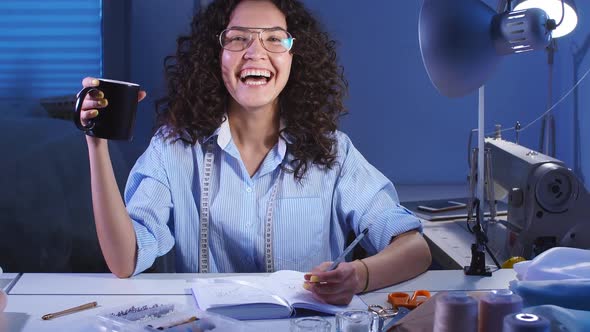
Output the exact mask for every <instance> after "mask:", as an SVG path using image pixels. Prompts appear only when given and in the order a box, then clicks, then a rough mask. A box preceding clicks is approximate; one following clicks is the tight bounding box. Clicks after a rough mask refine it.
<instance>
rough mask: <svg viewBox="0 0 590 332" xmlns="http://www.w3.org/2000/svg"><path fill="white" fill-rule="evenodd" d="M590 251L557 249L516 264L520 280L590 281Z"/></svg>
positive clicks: (515, 268)
mask: <svg viewBox="0 0 590 332" xmlns="http://www.w3.org/2000/svg"><path fill="white" fill-rule="evenodd" d="M587 262H590V250H587V249H577V248H567V247H556V248H551V249H549V250H547V251H544V252H543V253H541V254H540V255H539V256H537V257H535V258H534V259H533V260H530V261H524V262H520V263H516V264H514V271H516V277H517V278H518V279H519V280H564V279H590V265H589V264H586V263H587Z"/></svg>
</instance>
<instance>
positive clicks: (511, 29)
mask: <svg viewBox="0 0 590 332" xmlns="http://www.w3.org/2000/svg"><path fill="white" fill-rule="evenodd" d="M555 8H557V9H559V10H554V9H555ZM511 9H512V6H511V1H510V0H508V1H507V10H506V11H504V12H501V13H497V12H496V11H495V10H493V9H492V8H491V7H489V6H488V5H487V4H485V3H484V2H483V1H482V0H424V3H423V4H422V8H421V10H420V19H419V24H418V26H419V30H418V33H419V39H420V51H421V53H422V61H423V62H424V66H425V67H426V71H427V72H428V76H429V78H430V81H431V82H432V84H433V85H434V86H435V87H436V89H437V90H438V91H439V92H440V93H441V94H443V95H445V96H447V97H462V96H464V95H466V94H468V93H470V92H472V91H474V90H475V89H477V88H479V98H478V155H477V195H476V197H477V199H476V200H475V201H476V202H477V205H476V208H477V211H476V214H477V215H479V216H482V219H483V215H484V214H483V211H482V209H483V208H482V205H483V202H484V194H483V192H484V181H485V179H484V178H483V177H484V176H483V174H484V87H483V84H484V82H485V81H486V80H487V79H488V78H489V77H490V76H491V74H492V73H493V71H494V69H495V67H496V66H497V65H498V63H499V62H500V59H501V58H502V56H504V55H509V54H518V53H526V52H530V51H534V50H539V49H545V47H546V46H547V45H548V44H549V43H550V42H551V38H557V37H560V36H563V35H565V34H567V33H569V32H571V31H572V30H573V28H574V27H575V26H576V24H577V15H576V13H575V5H574V3H573V0H520V1H516V2H515V8H514V10H511ZM556 13H557V14H556ZM556 19H559V21H556ZM479 226H480V225H478V227H476V228H475V229H476V243H475V244H473V245H472V248H471V251H472V260H471V265H470V266H468V267H465V273H466V274H476V275H491V272H490V270H489V269H488V268H487V267H486V266H485V252H484V249H485V248H486V247H487V246H486V245H485V242H486V241H487V239H486V238H485V234H483V233H482V234H477V233H478V232H477V229H479V230H480V232H481V231H483V229H482V228H481V227H479Z"/></svg>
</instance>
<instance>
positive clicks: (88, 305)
mask: <svg viewBox="0 0 590 332" xmlns="http://www.w3.org/2000/svg"><path fill="white" fill-rule="evenodd" d="M97 305H98V304H97V303H96V301H95V302H90V303H86V304H82V305H79V306H77V307H73V308H70V309H66V310H62V311H58V312H53V313H50V314H47V315H43V317H41V319H43V320H49V319H53V318H56V317H60V316H64V315H69V314H73V313H75V312H78V311H82V310H86V309H90V308H94V307H96V306H97Z"/></svg>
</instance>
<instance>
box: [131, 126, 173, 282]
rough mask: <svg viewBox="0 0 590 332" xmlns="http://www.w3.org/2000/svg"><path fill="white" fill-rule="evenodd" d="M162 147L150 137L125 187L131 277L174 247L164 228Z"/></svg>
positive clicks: (166, 193) (167, 205) (168, 203)
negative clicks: (131, 235)
mask: <svg viewBox="0 0 590 332" xmlns="http://www.w3.org/2000/svg"><path fill="white" fill-rule="evenodd" d="M162 148H163V141H162V138H160V137H158V136H156V137H154V138H152V141H151V142H150V146H149V147H148V148H147V150H146V151H145V152H144V153H143V155H142V156H141V157H140V158H139V159H138V160H137V162H136V163H135V166H134V167H133V169H132V170H131V173H130V174H129V178H128V180H127V186H126V188H125V205H126V206H127V211H128V213H129V216H130V217H131V220H132V222H133V227H134V229H135V236H136V239H137V263H136V266H135V271H134V272H133V275H136V274H138V273H141V272H143V271H145V270H146V269H148V268H149V267H151V266H152V264H153V263H154V261H155V259H156V258H157V257H159V256H162V255H164V254H166V253H167V252H168V251H170V249H171V248H172V247H173V246H174V237H173V236H172V234H171V232H170V229H169V227H168V222H169V221H170V220H171V214H172V198H171V194H170V186H169V181H168V178H167V176H166V171H165V165H164V163H163V161H162V154H161V149H162Z"/></svg>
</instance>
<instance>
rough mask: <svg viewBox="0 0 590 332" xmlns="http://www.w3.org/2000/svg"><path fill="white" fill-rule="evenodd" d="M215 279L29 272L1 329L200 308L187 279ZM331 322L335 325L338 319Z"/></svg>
mask: <svg viewBox="0 0 590 332" xmlns="http://www.w3.org/2000/svg"><path fill="white" fill-rule="evenodd" d="M215 276H219V275H214V274H211V275H199V274H191V273H187V274H180V273H179V274H147V273H146V274H141V275H139V276H138V277H135V278H132V279H117V278H115V277H114V276H112V275H111V274H67V273H65V274H46V273H39V274H36V273H25V274H23V275H22V276H21V277H20V278H19V279H18V280H17V282H16V285H15V286H14V287H13V288H12V290H10V291H9V292H8V294H9V295H8V306H7V308H6V310H5V311H6V312H5V313H3V314H0V331H2V332H4V331H10V332H18V331H21V332H33V331H35V332H37V331H41V332H43V331H71V332H76V331H84V332H90V331H97V329H96V328H95V327H93V322H94V321H95V318H96V315H97V313H99V312H101V311H103V310H105V309H107V308H109V307H116V306H120V305H122V304H125V303H134V302H141V301H142V299H146V298H154V297H156V298H158V299H162V300H163V301H168V302H174V303H180V304H185V305H187V306H189V307H192V308H195V307H196V304H195V301H194V299H193V297H192V295H190V293H187V289H186V287H185V286H186V284H187V281H190V280H193V279H195V278H203V277H215ZM513 279H515V273H514V271H513V270H500V271H497V272H495V273H494V275H493V276H492V277H478V276H465V275H464V274H463V272H462V271H458V270H456V271H428V272H426V273H424V274H422V275H420V276H418V277H417V278H415V279H413V280H409V281H406V282H403V283H400V284H398V285H394V286H391V287H387V288H383V289H380V290H377V291H374V292H371V293H368V294H363V295H362V296H361V299H363V301H364V302H365V303H366V304H367V305H368V304H380V305H384V306H385V305H387V302H386V300H387V293H389V292H392V291H414V290H416V289H428V290H432V291H444V290H466V291H470V290H490V289H499V288H507V287H508V283H509V282H510V280H513ZM35 292H39V293H35ZM76 292H78V294H75V293H76ZM132 292H134V294H131V293H132ZM91 301H97V302H98V303H99V307H98V308H94V309H90V310H85V311H82V312H78V313H76V314H72V315H68V316H63V317H59V318H56V319H53V320H49V321H44V320H42V319H41V316H43V315H44V314H47V313H50V312H56V311H59V310H63V309H65V308H71V307H74V306H77V305H80V304H83V303H87V302H91ZM327 319H328V320H330V321H331V322H332V325H333V327H334V319H333V317H327ZM246 324H247V326H248V327H253V328H254V330H256V331H287V330H288V328H289V320H288V319H280V320H267V321H248V322H246Z"/></svg>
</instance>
